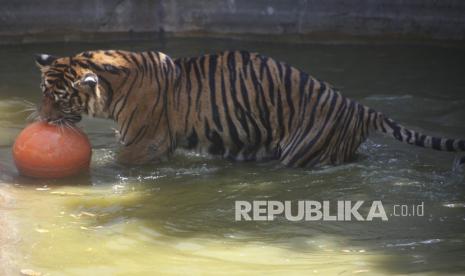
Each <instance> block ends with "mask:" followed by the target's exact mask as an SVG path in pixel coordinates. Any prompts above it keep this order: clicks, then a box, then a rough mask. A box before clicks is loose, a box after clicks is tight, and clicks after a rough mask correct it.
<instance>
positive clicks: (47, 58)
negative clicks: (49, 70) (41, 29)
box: [34, 54, 57, 69]
mask: <svg viewBox="0 0 465 276" xmlns="http://www.w3.org/2000/svg"><path fill="white" fill-rule="evenodd" d="M34 58H35V61H36V64H37V66H38V67H39V68H40V69H42V68H44V67H47V66H50V65H51V64H52V63H53V62H54V61H55V60H56V59H57V57H54V56H51V55H47V54H36V55H34Z"/></svg>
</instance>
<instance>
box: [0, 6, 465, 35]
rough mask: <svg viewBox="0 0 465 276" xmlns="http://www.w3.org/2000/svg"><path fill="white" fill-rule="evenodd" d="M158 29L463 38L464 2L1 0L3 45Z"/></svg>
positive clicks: (176, 31) (178, 32)
mask: <svg viewBox="0 0 465 276" xmlns="http://www.w3.org/2000/svg"><path fill="white" fill-rule="evenodd" d="M160 30H163V31H164V32H167V33H173V34H180V33H183V34H189V33H213V34H230V33H235V34H244V33H254V34H299V35H312V34H328V35H349V36H353V35H356V36H378V35H396V36H398V35H400V36H416V37H426V38H436V39H452V40H465V1H463V0H153V1H150V0H40V1H38V0H0V40H1V41H3V42H4V43H5V42H8V41H9V42H15V41H16V42H21V41H22V42H24V41H36V40H49V39H50V38H53V39H55V40H63V39H64V40H79V39H81V38H82V37H84V36H86V35H87V36H88V35H94V36H95V34H122V35H123V34H128V33H132V34H139V33H151V32H158V31H160Z"/></svg>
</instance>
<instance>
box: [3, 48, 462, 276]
mask: <svg viewBox="0 0 465 276" xmlns="http://www.w3.org/2000/svg"><path fill="white" fill-rule="evenodd" d="M97 48H114V49H115V48H120V49H129V50H148V49H155V50H161V51H163V52H165V53H167V54H168V55H170V56H174V57H180V56H193V55H198V54H201V53H206V52H213V51H217V50H222V49H247V50H253V51H259V52H261V53H263V54H266V55H268V56H272V57H275V58H277V59H279V60H284V61H287V62H289V63H290V64H292V65H295V66H296V67H299V68H301V69H304V70H305V71H307V72H309V73H311V74H312V75H314V76H316V77H317V78H319V79H323V80H326V81H328V82H330V83H332V84H333V85H334V86H336V87H338V88H339V89H341V90H342V92H343V93H344V94H345V95H347V96H349V97H351V98H355V99H357V100H359V101H361V102H363V103H364V104H367V105H369V106H371V107H373V108H375V109H377V110H379V111H382V112H384V113H386V114H388V115H390V116H391V117H392V118H393V119H395V120H397V121H398V122H400V123H402V124H404V125H406V126H409V127H411V128H414V129H416V130H420V131H424V132H427V133H430V134H435V135H440V136H450V137H465V121H464V118H465V108H464V106H465V93H464V92H465V89H464V87H465V76H464V70H463V65H464V64H465V50H464V49H462V48H459V47H452V46H449V47H446V46H396V45H385V46H382V45H378V46H370V45H295V44H286V43H274V44H273V43H258V42H241V41H235V40H215V39H172V40H169V41H168V42H167V43H166V44H164V45H161V44H156V43H149V42H138V43H105V44H74V43H73V44H42V45H29V46H8V47H6V46H4V47H1V48H0V60H1V62H2V63H1V65H0V183H1V184H0V192H1V193H0V194H3V195H4V197H3V200H0V208H1V209H0V221H1V220H2V219H3V222H2V223H0V227H3V228H4V229H0V233H3V234H0V235H3V239H0V241H2V240H5V241H4V245H3V249H4V250H3V262H4V263H3V264H0V267H3V269H4V271H6V272H5V273H7V274H9V275H10V274H11V275H17V274H18V273H19V271H20V270H21V269H32V270H34V271H37V272H41V273H43V274H46V275H149V274H207V275H208V274H210V275H217V274H256V273H266V274H276V275H280V274H284V273H286V274H289V275H290V274H293V275H294V274H296V275H300V274H322V275H327V274H337V275H350V274H360V273H364V274H367V275H373V274H392V273H396V274H404V273H418V274H425V273H430V274H444V273H456V274H460V273H464V272H465V262H464V260H465V231H464V230H465V198H464V196H465V186H464V184H465V183H464V182H465V181H464V177H463V175H464V173H460V172H454V171H452V163H453V160H454V158H455V155H454V154H451V153H441V152H435V151H431V150H425V149H420V148H415V147H412V146H408V145H404V144H400V143H397V142H396V141H392V140H390V139H388V138H385V137H382V136H378V135H373V136H372V137H370V138H369V140H368V141H367V142H366V143H365V144H364V145H363V146H362V147H361V148H360V154H359V157H358V160H357V161H356V162H354V163H351V164H347V165H343V166H339V167H332V168H325V169H319V170H303V169H279V170H278V169H276V166H275V165H274V164H273V163H271V164H270V163H267V164H253V163H245V164H244V163H231V162H229V161H224V160H219V159H215V158H212V157H208V156H199V155H197V154H194V153H189V152H179V153H177V154H176V156H174V157H173V158H172V159H171V160H169V161H168V162H165V163H163V164H161V165H157V166H144V167H133V168H127V167H121V166H119V165H118V164H116V163H115V161H114V153H115V149H116V146H117V142H116V139H115V138H114V134H113V130H112V127H114V124H113V123H112V122H110V121H105V120H99V119H85V120H84V121H83V122H82V123H81V124H80V125H81V126H82V127H83V129H84V130H85V132H86V133H87V134H88V136H89V138H90V140H91V142H92V145H93V159H92V165H91V169H90V172H89V174H88V175H83V176H79V177H74V178H72V179H66V180H31V179H27V178H24V177H21V176H18V175H17V171H16V169H15V167H14V165H13V162H12V158H11V153H10V152H11V146H12V144H13V141H14V137H15V136H16V135H17V134H18V133H19V131H20V130H21V129H22V128H23V127H24V126H25V119H26V117H27V115H28V112H24V110H25V109H26V108H27V107H28V104H27V103H26V102H25V100H26V101H29V102H34V103H35V102H38V100H39V99H40V96H41V95H40V94H41V93H40V90H39V88H38V87H39V73H38V70H37V69H36V68H35V66H34V63H33V60H32V54H33V53H42V52H45V53H50V54H54V55H70V54H73V53H76V52H80V51H83V50H88V49H97ZM236 200H249V201H252V200H280V201H284V200H290V201H294V202H295V201H297V200H319V201H323V200H329V201H331V202H335V201H337V200H351V201H356V200H365V201H368V202H371V201H373V200H381V201H382V202H383V205H384V207H385V209H386V211H387V213H388V216H389V213H391V212H392V208H393V205H394V204H409V205H412V204H420V203H421V202H424V206H425V208H424V216H423V217H392V216H389V220H388V221H385V222H382V221H380V220H375V221H373V222H357V221H347V222H330V221H329V222H324V221H316V222H315V221H314V222H311V221H308V222H305V221H303V222H302V221H301V222H290V221H286V220H285V219H284V218H283V217H280V218H278V219H277V220H275V221H269V222H247V221H241V222H236V221H235V220H234V202H235V201H236ZM0 252H2V251H0ZM1 258H2V254H0V259H1ZM0 271H1V270H0Z"/></svg>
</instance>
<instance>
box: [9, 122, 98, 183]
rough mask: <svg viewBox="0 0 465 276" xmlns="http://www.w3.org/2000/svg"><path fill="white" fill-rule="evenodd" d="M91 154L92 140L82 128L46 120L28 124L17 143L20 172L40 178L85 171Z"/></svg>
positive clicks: (14, 156) (15, 147)
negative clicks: (51, 122)
mask: <svg viewBox="0 0 465 276" xmlns="http://www.w3.org/2000/svg"><path fill="white" fill-rule="evenodd" d="M91 155H92V150H91V146H90V143H89V139H88V138H87V136H86V135H85V134H84V133H83V132H82V131H81V130H79V129H78V128H75V127H73V128H71V127H65V126H63V127H60V126H56V125H51V124H48V123H46V122H35V123H32V124H30V125H29V126H27V127H26V128H25V129H24V130H23V131H22V132H21V133H20V134H19V136H18V138H16V141H15V144H14V146H13V158H14V160H15V164H16V167H17V168H18V171H19V172H20V173H21V174H23V175H27V176H31V177H36V178H61V177H66V176H71V175H74V174H77V173H79V172H82V171H84V170H86V169H87V168H88V167H89V164H90V158H91Z"/></svg>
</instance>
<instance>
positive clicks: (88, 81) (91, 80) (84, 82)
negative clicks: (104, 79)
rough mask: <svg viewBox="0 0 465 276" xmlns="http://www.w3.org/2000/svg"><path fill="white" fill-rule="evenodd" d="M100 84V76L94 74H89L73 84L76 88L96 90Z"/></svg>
mask: <svg viewBox="0 0 465 276" xmlns="http://www.w3.org/2000/svg"><path fill="white" fill-rule="evenodd" d="M97 84H98V76H97V75H96V74H94V73H87V74H85V75H84V76H82V78H81V79H80V80H78V81H76V82H74V83H73V86H74V87H78V86H79V87H84V86H87V87H89V88H92V89H94V88H95V87H96V86H97Z"/></svg>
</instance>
